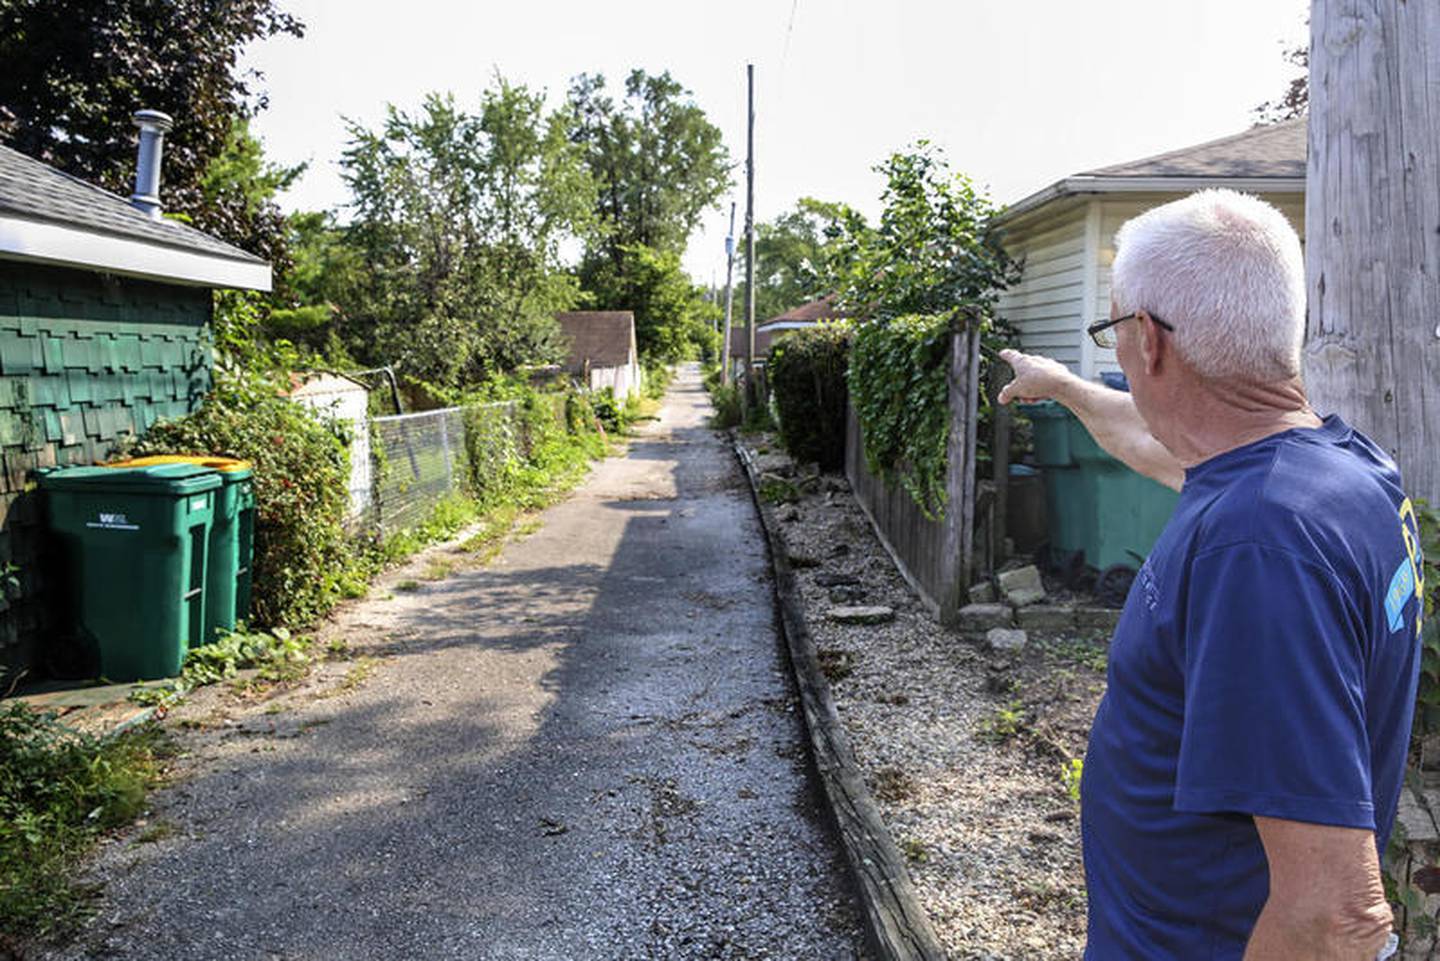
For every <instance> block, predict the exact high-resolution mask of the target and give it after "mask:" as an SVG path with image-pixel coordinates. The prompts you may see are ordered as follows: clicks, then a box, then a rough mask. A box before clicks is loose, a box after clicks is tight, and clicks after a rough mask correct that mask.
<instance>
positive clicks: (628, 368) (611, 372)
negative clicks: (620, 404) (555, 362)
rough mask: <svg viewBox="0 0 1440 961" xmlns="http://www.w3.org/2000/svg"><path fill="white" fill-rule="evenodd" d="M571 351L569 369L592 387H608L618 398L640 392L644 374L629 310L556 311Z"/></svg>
mask: <svg viewBox="0 0 1440 961" xmlns="http://www.w3.org/2000/svg"><path fill="white" fill-rule="evenodd" d="M555 320H556V321H557V322H558V323H559V324H560V332H561V333H562V334H564V336H565V339H566V342H567V344H568V350H569V353H568V355H567V356H566V361H565V367H566V370H567V372H568V373H569V374H570V375H571V376H572V377H576V378H578V379H579V380H580V381H581V383H583V384H585V385H586V386H587V387H589V388H590V389H591V390H604V389H605V388H606V387H609V388H610V389H611V390H613V391H614V392H615V396H616V397H617V398H621V399H623V398H625V397H627V396H629V395H631V394H635V393H639V391H640V388H641V386H642V385H641V380H642V374H641V369H640V352H639V350H638V349H637V348H636V345H635V315H634V314H633V313H632V312H630V311H628V310H577V311H571V312H568V313H562V314H556V315H555Z"/></svg>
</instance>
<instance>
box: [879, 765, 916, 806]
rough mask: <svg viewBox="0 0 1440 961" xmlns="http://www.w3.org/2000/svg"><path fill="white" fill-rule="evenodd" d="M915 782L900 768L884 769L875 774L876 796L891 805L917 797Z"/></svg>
mask: <svg viewBox="0 0 1440 961" xmlns="http://www.w3.org/2000/svg"><path fill="white" fill-rule="evenodd" d="M915 791H916V787H915V781H914V780H913V779H912V778H911V777H910V775H908V774H906V773H905V772H904V771H903V770H902V769H900V768H898V767H882V768H881V769H880V770H878V771H876V772H875V796H876V797H877V798H879V799H880V800H882V801H886V802H889V803H891V804H895V803H898V802H900V801H904V800H905V799H907V798H910V797H914V796H915Z"/></svg>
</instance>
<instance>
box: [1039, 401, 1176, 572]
mask: <svg viewBox="0 0 1440 961" xmlns="http://www.w3.org/2000/svg"><path fill="white" fill-rule="evenodd" d="M1020 410H1021V413H1023V414H1024V415H1025V416H1026V417H1028V418H1029V419H1030V422H1031V425H1032V427H1033V433H1034V446H1035V462H1036V464H1037V465H1038V466H1039V467H1040V468H1041V473H1042V474H1043V475H1044V478H1045V507H1046V512H1047V514H1048V515H1049V525H1048V526H1049V533H1050V555H1051V556H1050V560H1051V562H1052V563H1057V564H1058V563H1064V562H1066V561H1067V560H1068V559H1070V558H1072V557H1074V556H1075V555H1076V554H1077V553H1079V554H1080V555H1081V556H1083V558H1084V562H1085V564H1086V566H1088V567H1091V568H1094V569H1096V570H1098V571H1104V570H1106V569H1108V568H1111V567H1115V566H1117V565H1118V566H1125V567H1129V568H1131V569H1132V570H1133V569H1138V568H1139V567H1140V564H1141V563H1142V562H1143V561H1144V559H1145V557H1146V556H1147V555H1148V554H1149V553H1150V549H1151V548H1152V547H1154V546H1155V541H1156V539H1157V538H1158V537H1159V536H1160V532H1161V531H1162V530H1164V529H1165V524H1166V523H1167V522H1168V521H1169V520H1170V515H1171V514H1173V513H1174V512H1175V504H1176V502H1177V500H1178V499H1179V495H1178V494H1177V493H1176V492H1175V491H1172V490H1170V489H1169V488H1168V487H1165V486H1164V485H1162V484H1158V483H1156V482H1155V481H1153V480H1151V479H1150V478H1148V477H1144V476H1142V475H1140V474H1137V473H1135V472H1134V471H1132V470H1131V469H1130V468H1128V467H1126V466H1125V465H1124V464H1122V463H1120V461H1118V460H1116V459H1115V458H1113V457H1111V456H1110V455H1109V454H1107V453H1106V452H1105V451H1104V450H1102V449H1101V448H1100V445H1099V444H1097V443H1095V439H1094V438H1093V437H1091V436H1090V432H1089V431H1088V430H1086V429H1085V425H1084V424H1082V423H1080V419H1079V418H1078V417H1076V416H1075V415H1074V414H1072V413H1071V412H1070V411H1069V410H1068V409H1067V408H1065V407H1064V406H1063V405H1061V404H1057V403H1055V402H1054V401H1042V402H1040V403H1038V404H1022V405H1020Z"/></svg>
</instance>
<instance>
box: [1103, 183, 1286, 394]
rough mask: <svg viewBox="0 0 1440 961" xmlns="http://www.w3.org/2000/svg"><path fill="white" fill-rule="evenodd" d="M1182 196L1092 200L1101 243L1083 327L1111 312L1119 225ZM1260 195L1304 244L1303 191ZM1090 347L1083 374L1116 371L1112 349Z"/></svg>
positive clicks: (1170, 194)
mask: <svg viewBox="0 0 1440 961" xmlns="http://www.w3.org/2000/svg"><path fill="white" fill-rule="evenodd" d="M1183 196H1186V195H1185V194H1183V193H1167V194H1130V195H1125V196H1121V197H1112V198H1107V199H1105V200H1100V201H1095V203H1097V204H1098V205H1099V208H1100V245H1099V249H1098V251H1097V258H1096V259H1097V270H1096V275H1095V277H1096V279H1095V302H1094V303H1093V304H1092V305H1091V309H1090V314H1089V315H1088V316H1089V319H1087V320H1084V321H1083V322H1082V323H1081V325H1080V326H1081V327H1082V328H1083V327H1085V326H1087V325H1089V324H1092V323H1094V322H1095V321H1096V320H1099V319H1101V318H1102V317H1109V316H1110V265H1111V264H1112V263H1114V262H1115V234H1116V233H1117V232H1118V231H1119V230H1120V227H1121V225H1122V224H1124V223H1125V221H1127V220H1129V219H1130V218H1132V217H1137V216H1139V215H1140V214H1142V213H1144V212H1145V211H1147V210H1149V209H1150V208H1152V207H1158V206H1160V205H1161V204H1164V203H1169V202H1170V201H1172V200H1179V199H1180V198H1181V197H1183ZM1259 196H1260V197H1261V198H1262V199H1264V200H1267V201H1269V202H1270V203H1272V204H1274V205H1275V206H1276V207H1278V208H1279V209H1280V212H1281V213H1283V214H1284V215H1285V217H1286V219H1288V220H1289V221H1290V225H1291V226H1292V227H1294V228H1295V232H1296V233H1298V234H1299V235H1300V242H1301V243H1302V244H1303V243H1304V242H1305V195H1304V194H1303V193H1284V194H1260V195H1259ZM1092 351H1093V354H1094V357H1093V361H1092V363H1091V364H1090V365H1089V367H1088V369H1082V370H1081V371H1080V374H1081V375H1082V376H1084V377H1087V378H1091V379H1093V378H1096V377H1099V376H1100V374H1101V372H1102V371H1110V370H1113V371H1118V370H1119V369H1120V365H1119V364H1118V363H1116V362H1115V352H1114V351H1113V350H1104V349H1101V348H1099V347H1092Z"/></svg>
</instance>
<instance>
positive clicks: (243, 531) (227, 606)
mask: <svg viewBox="0 0 1440 961" xmlns="http://www.w3.org/2000/svg"><path fill="white" fill-rule="evenodd" d="M156 464H195V465H198V466H200V467H208V468H210V469H212V470H214V471H217V472H218V473H219V474H220V490H219V491H218V492H217V493H216V499H215V520H214V523H213V524H212V525H211V528H210V562H209V567H208V573H207V574H206V579H205V627H204V630H203V631H202V632H201V633H200V634H199V635H197V636H196V637H194V638H192V639H191V641H190V646H191V647H195V646H197V645H200V644H209V643H210V642H211V641H213V640H215V637H216V635H217V634H218V633H219V632H220V631H230V630H234V629H235V625H236V624H237V623H239V622H240V621H243V620H245V619H247V618H248V617H249V616H250V581H251V574H250V565H251V563H252V561H253V559H254V554H255V484H254V480H255V469H254V467H253V465H251V463H250V462H249V461H247V460H236V459H235V458H233V457H193V456H190V455H186V454H157V455H153V456H149V457H133V458H131V459H129V460H121V461H115V462H113V463H110V464H106V465H105V466H107V467H115V468H131V467H149V466H153V465H156Z"/></svg>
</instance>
